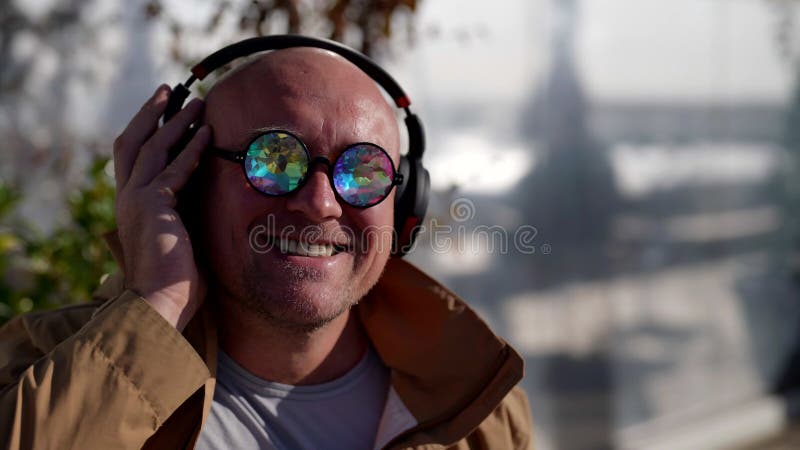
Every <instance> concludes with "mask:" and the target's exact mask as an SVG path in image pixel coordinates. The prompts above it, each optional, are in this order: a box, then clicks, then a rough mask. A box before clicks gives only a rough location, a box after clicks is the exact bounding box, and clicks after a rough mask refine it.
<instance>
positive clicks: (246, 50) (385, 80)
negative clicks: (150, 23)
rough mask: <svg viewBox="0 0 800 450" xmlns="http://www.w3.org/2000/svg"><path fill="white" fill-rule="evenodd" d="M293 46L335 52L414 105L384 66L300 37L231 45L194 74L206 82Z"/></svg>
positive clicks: (401, 104)
mask: <svg viewBox="0 0 800 450" xmlns="http://www.w3.org/2000/svg"><path fill="white" fill-rule="evenodd" d="M292 47H314V48H321V49H323V50H329V51H332V52H334V53H336V54H338V55H339V56H341V57H343V58H345V59H347V60H348V61H350V62H351V63H353V64H355V65H356V66H358V68H359V69H361V70H362V71H364V72H365V73H366V74H367V75H369V76H370V77H371V78H372V79H373V80H375V81H376V82H377V83H378V84H379V85H381V87H382V88H384V89H385V90H386V92H388V93H389V95H390V96H391V97H392V99H393V100H394V102H395V104H396V105H397V107H398V108H408V106H409V105H411V100H409V98H408V95H406V93H405V91H403V88H401V87H400V84H399V83H397V81H395V79H394V78H392V76H391V75H389V73H388V72H386V71H385V70H383V68H382V67H381V66H379V65H377V64H375V63H374V62H372V60H370V59H369V58H368V57H367V56H366V55H364V54H363V53H360V52H358V51H356V50H353V49H352V48H350V47H347V46H345V45H343V44H340V43H338V42H336V41H332V40H329V39H321V38H312V37H309V36H301V35H297V34H281V35H274V36H260V37H254V38H250V39H245V40H243V41H240V42H237V43H235V44H231V45H229V46H227V47H225V48H222V49H220V50H217V51H216V52H214V53H212V54H210V55H208V56H207V57H206V58H205V59H203V60H202V61H200V62H199V63H198V64H196V65H195V66H194V67H192V74H193V75H194V78H197V79H198V80H202V79H203V78H205V77H206V76H207V75H208V74H209V73H211V72H213V71H214V70H216V69H218V68H220V67H222V66H224V65H225V64H228V63H229V62H231V61H233V60H234V59H237V58H241V57H244V56H248V55H252V54H253V53H259V52H263V51H267V50H281V49H286V48H292ZM192 81H194V80H193V79H192V78H190V79H189V80H187V82H186V86H187V87H188V86H189V85H190V84H191V83H192Z"/></svg>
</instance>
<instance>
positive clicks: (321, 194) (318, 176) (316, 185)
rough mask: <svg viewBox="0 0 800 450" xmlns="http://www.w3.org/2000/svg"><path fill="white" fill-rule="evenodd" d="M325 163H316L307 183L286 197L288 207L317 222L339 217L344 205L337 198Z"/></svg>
mask: <svg viewBox="0 0 800 450" xmlns="http://www.w3.org/2000/svg"><path fill="white" fill-rule="evenodd" d="M326 168H327V166H326V165H324V164H315V165H314V166H313V169H311V173H310V174H309V176H308V180H306V182H305V184H304V185H303V186H302V187H301V188H300V189H298V190H297V191H296V192H293V193H292V194H290V195H289V196H288V197H287V198H286V209H288V210H289V211H292V212H299V213H301V214H303V215H304V216H306V218H308V219H309V220H311V221H313V222H315V223H321V222H324V221H326V220H330V219H337V218H339V217H341V215H342V207H341V205H339V202H338V201H337V200H336V194H335V193H334V192H333V186H331V182H330V179H329V178H328V174H327V173H326V171H325V169H326Z"/></svg>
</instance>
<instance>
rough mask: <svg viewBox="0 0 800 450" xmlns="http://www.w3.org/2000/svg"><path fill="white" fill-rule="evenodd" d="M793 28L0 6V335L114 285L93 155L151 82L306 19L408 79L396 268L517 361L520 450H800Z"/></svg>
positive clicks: (622, 2)
mask: <svg viewBox="0 0 800 450" xmlns="http://www.w3.org/2000/svg"><path fill="white" fill-rule="evenodd" d="M797 20H800V2H796V1H793V0H672V1H669V2H666V1H663V0H495V1H492V2H487V1H480V0H466V1H465V0H461V1H459V0H264V1H249V0H248V1H245V0H205V1H192V2H186V1H178V0H171V1H166V0H162V1H150V2H114V1H111V0H89V1H84V0H24V1H23V0H0V24H2V26H0V146H1V147H2V152H0V274H2V277H0V323H1V322H3V321H6V320H8V318H10V317H13V316H14V315H16V314H19V313H23V312H27V311H31V310H36V309H44V308H51V307H55V306H58V305H62V304H64V303H69V302H79V301H86V300H88V298H89V294H90V293H91V291H92V289H93V288H94V287H95V286H96V285H97V284H98V280H99V279H100V277H101V276H102V275H103V274H105V273H108V272H110V271H113V270H114V264H113V262H112V260H111V258H110V255H109V254H108V252H107V251H106V250H105V247H104V245H103V243H102V241H101V239H100V235H101V234H102V233H103V232H105V231H108V230H111V229H113V226H114V225H113V179H112V178H111V176H112V175H113V170H112V166H111V163H110V162H109V158H110V156H111V143H112V141H113V139H114V137H115V136H116V135H117V134H118V133H119V132H120V131H121V130H122V128H123V127H124V125H125V124H126V123H127V121H128V119H129V118H130V117H131V116H132V115H133V113H134V112H135V111H136V110H138V108H139V106H140V105H141V103H142V102H143V101H144V100H145V99H146V98H147V97H149V95H150V94H151V93H152V91H153V90H154V88H155V87H156V86H157V85H158V84H160V83H162V82H168V83H170V84H172V85H174V84H175V83H177V82H181V81H183V80H184V79H185V78H186V76H187V73H188V72H187V67H188V66H189V65H191V63H192V62H195V61H197V60H198V59H199V58H201V57H203V56H205V55H206V54H208V53H210V52H211V51H213V50H215V49H217V48H219V47H221V46H222V45H224V44H226V43H230V42H233V41H235V40H238V39H240V38H244V37H250V36H254V35H259V34H270V33H282V32H302V33H307V34H311V35H316V36H322V37H332V38H335V39H338V40H341V41H344V42H345V43H348V44H350V45H353V46H355V47H357V48H360V49H362V50H363V51H365V52H366V53H368V54H370V55H372V56H374V57H375V58H376V59H378V60H379V61H380V62H382V63H383V64H384V65H385V66H386V67H387V68H388V69H389V71H390V72H391V73H393V74H394V75H396V77H397V78H398V80H399V81H400V82H401V84H402V85H403V86H404V87H405V88H406V90H407V91H408V92H409V94H410V96H411V99H412V101H413V107H414V108H415V111H416V112H417V113H418V114H419V115H420V116H421V118H422V119H423V121H424V124H425V126H426V130H427V132H428V152H427V154H426V160H425V164H426V166H427V167H428V168H429V170H430V172H431V175H432V184H433V192H432V194H431V195H432V198H431V206H430V210H429V214H428V220H427V221H426V223H425V225H426V227H427V230H426V232H424V233H423V234H422V236H421V239H420V241H419V243H418V245H417V248H416V250H415V251H414V252H413V253H412V255H411V256H410V258H409V259H410V260H411V261H412V262H414V263H415V264H417V265H419V266H421V267H422V268H424V269H425V270H427V271H428V272H429V273H431V274H432V275H434V276H435V277H437V278H439V279H440V280H442V281H444V282H445V283H446V284H447V285H448V286H450V287H452V289H453V290H454V291H455V292H457V293H458V294H460V295H461V296H462V297H464V298H465V299H466V300H467V301H468V302H469V303H470V304H471V305H472V306H473V307H474V308H475V309H477V310H478V311H479V312H480V314H481V315H482V316H483V317H484V318H485V319H486V320H487V322H489V323H490V325H491V326H492V327H493V328H494V330H495V331H496V332H498V334H500V335H502V336H503V337H505V338H506V339H507V340H508V341H509V342H511V343H512V344H513V345H514V346H515V347H516V348H517V350H518V351H519V352H520V353H521V354H522V355H523V357H524V358H525V360H526V363H527V369H526V376H525V378H524V380H523V387H524V388H525V389H526V391H527V392H528V395H529V397H530V400H531V408H532V412H533V417H534V422H535V437H536V445H537V448H539V449H604V448H624V449H628V448H629V449H651V448H652V449H655V448H663V449H719V448H731V449H745V448H747V449H756V448H759V449H760V448H774V449H778V448H800V431H798V428H800V427H798V426H797V425H794V422H796V421H797V419H796V416H795V414H796V412H797V411H800V408H798V405H800V403H798V395H797V394H796V392H798V391H797V387H798V385H800V333H798V331H800V329H799V328H800V296H798V293H799V292H800V284H799V283H800V221H798V213H800V211H799V210H800V177H798V173H799V172H800V84H798V81H800V79H799V78H798V75H800V65H798V64H800V37H799V36H800V29H798V25H796V22H797ZM208 86H209V84H206V85H201V86H200V90H201V91H202V90H204V89H207V88H208ZM433 231H436V233H433Z"/></svg>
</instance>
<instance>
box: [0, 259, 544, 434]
mask: <svg viewBox="0 0 800 450" xmlns="http://www.w3.org/2000/svg"><path fill="white" fill-rule="evenodd" d="M95 298H96V301H94V302H92V303H88V304H81V305H74V306H68V307H65V308H61V309H59V310H56V311H48V312H39V313H33V314H28V315H25V316H21V317H17V318H16V319H14V320H12V321H11V322H9V323H8V324H6V325H5V326H4V327H3V328H2V329H0V448H10V449H28V448H36V449H67V448H73V449H82V450H83V449H87V450H88V449H117V448H126V449H134V448H142V447H144V448H148V449H183V448H192V447H193V445H194V442H195V440H196V439H197V436H198V434H199V432H200V429H201V427H202V426H203V422H204V420H205V418H206V417H207V415H208V412H209V410H210V408H211V402H212V399H213V396H214V384H215V372H216V358H217V335H216V327H215V322H214V320H213V317H214V314H213V311H212V309H213V306H210V305H204V306H203V307H202V308H201V309H200V311H199V312H198V314H196V315H195V317H194V318H193V319H192V320H191V322H190V323H189V324H188V325H187V327H186V329H185V330H184V332H183V334H181V333H179V332H178V331H177V330H175V328H173V327H172V326H171V325H170V324H169V323H167V321H165V320H164V319H163V318H162V317H161V316H160V315H159V314H158V313H157V312H156V311H155V310H154V309H152V308H151V307H150V306H149V305H148V304H147V303H146V302H145V301H144V299H142V298H141V297H139V296H138V295H136V294H135V293H134V292H132V291H129V290H127V291H126V290H123V288H122V280H121V277H120V276H112V277H111V278H110V279H109V280H107V281H106V282H105V283H104V284H103V285H102V286H101V287H100V288H99V289H98V291H97V292H96V293H95ZM356 309H357V311H358V314H359V317H360V319H361V320H362V322H363V324H364V327H365V329H366V332H367V334H368V335H369V337H370V339H371V341H372V344H373V345H374V347H375V349H376V351H377V353H378V354H379V355H380V357H381V358H382V359H383V361H384V363H385V364H386V365H387V366H388V367H389V368H391V389H390V392H389V395H388V397H387V402H386V406H385V409H384V413H383V416H382V418H381V421H380V426H379V429H378V436H377V438H376V442H375V448H387V449H406V448H414V449H442V448H455V449H467V448H481V449H484V448H486V449H504V450H505V449H530V448H532V445H533V444H532V436H531V433H532V431H531V416H530V411H529V406H528V401H527V399H526V397H525V394H524V392H523V391H522V390H521V389H520V388H519V387H518V386H515V385H516V384H517V383H518V382H519V380H520V379H521V378H522V371H523V362H522V359H521V358H520V356H519V355H518V354H517V353H516V352H515V351H514V350H513V349H512V348H511V347H510V346H509V345H508V344H506V343H505V342H504V341H503V340H502V339H500V338H498V337H497V336H495V335H494V334H493V333H492V332H491V331H490V330H489V328H488V327H487V326H486V324H485V323H484V322H483V321H482V320H481V319H480V318H479V317H478V316H477V315H476V314H475V313H474V312H473V311H472V310H471V309H470V308H469V307H468V306H467V305H466V304H464V302H463V301H462V300H461V299H459V298H458V297H456V296H455V295H454V294H453V293H451V292H450V291H448V290H447V289H445V288H444V287H442V286H441V285H440V284H438V283H436V282H435V281H434V280H432V279H431V278H429V277H428V276H426V275H425V274H423V273H422V272H421V271H419V270H418V269H416V268H414V267H413V266H412V265H410V264H408V263H406V262H404V261H402V260H398V259H392V260H391V261H390V262H389V264H388V266H387V268H386V271H385V273H384V276H383V277H382V278H381V280H380V281H379V283H378V285H377V286H376V287H375V288H374V289H373V290H372V291H371V293H370V294H369V295H368V297H367V298H365V299H364V300H362V301H361V302H360V303H359V305H358V306H357V307H356Z"/></svg>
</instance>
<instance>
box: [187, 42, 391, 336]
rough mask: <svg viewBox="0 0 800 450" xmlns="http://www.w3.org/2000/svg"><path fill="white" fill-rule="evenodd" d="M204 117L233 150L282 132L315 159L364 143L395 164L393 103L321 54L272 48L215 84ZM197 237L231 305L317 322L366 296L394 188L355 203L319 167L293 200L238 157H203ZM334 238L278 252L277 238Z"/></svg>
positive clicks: (386, 245)
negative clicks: (250, 177)
mask: <svg viewBox="0 0 800 450" xmlns="http://www.w3.org/2000/svg"><path fill="white" fill-rule="evenodd" d="M206 122H207V123H208V124H210V125H211V127H212V129H213V130H214V145H215V146H216V147H219V148H224V149H229V150H235V151H239V150H242V149H244V148H245V146H246V145H247V143H248V142H249V141H250V139H251V138H252V137H253V136H254V134H257V133H258V131H257V130H263V129H283V130H287V131H290V132H292V133H293V134H295V135H296V136H297V137H299V138H300V140H302V141H303V142H304V143H305V144H306V146H307V148H308V151H309V153H310V157H311V160H313V159H314V158H317V157H320V156H321V157H324V158H327V159H328V160H330V161H334V160H335V159H336V158H337V157H338V156H339V154H341V152H342V151H343V150H344V149H346V148H347V147H348V146H349V145H352V144H355V143H359V142H371V143H374V144H377V145H379V146H381V147H383V148H384V149H386V150H387V152H388V153H389V155H390V156H391V157H392V159H393V161H394V163H395V165H397V163H398V160H399V149H398V147H399V134H398V130H397V122H396V120H395V117H394V114H393V112H392V109H391V108H390V107H389V105H388V104H387V103H386V101H385V100H384V99H383V97H382V96H381V94H380V92H379V91H378V89H377V87H376V86H375V84H374V82H373V81H372V80H371V79H369V77H367V76H366V75H365V74H363V73H362V72H360V71H359V70H358V69H357V68H356V67H355V66H352V65H351V64H350V63H348V62H346V61H345V60H343V59H342V58H339V57H336V56H334V55H332V54H329V53H327V52H322V51H319V50H311V49H292V50H284V51H279V52H272V53H269V54H267V55H266V56H264V57H262V58H260V59H259V60H256V61H255V62H254V63H252V64H250V65H248V66H246V67H244V68H243V69H241V70H239V71H237V72H236V73H234V74H233V75H231V76H230V77H228V78H226V79H225V80H223V81H221V82H220V83H218V85H217V86H215V87H214V89H213V90H212V92H211V93H210V94H209V96H208V100H207V103H206ZM204 164H208V166H207V167H205V168H204V170H203V174H204V178H203V182H204V183H205V184H204V186H203V192H204V196H205V199H206V203H205V205H204V218H203V226H202V228H203V241H204V242H203V243H202V244H201V245H204V246H205V253H206V254H207V257H208V260H209V261H208V262H209V266H210V267H209V269H210V271H211V272H212V273H211V274H210V276H211V277H212V278H213V279H214V280H215V281H216V282H217V283H218V285H219V287H220V288H221V289H222V292H223V293H224V295H225V297H227V298H228V299H229V301H236V302H238V304H239V305H241V306H244V307H245V308H246V310H247V311H249V312H253V313H255V314H258V315H259V316H261V317H263V318H266V319H268V320H271V321H272V322H274V323H277V324H280V325H284V326H290V327H299V328H315V327H318V326H320V325H322V324H324V323H326V322H328V321H330V320H332V319H334V318H336V317H337V316H339V315H340V314H341V313H342V312H344V311H345V310H346V309H347V308H349V307H350V306H351V305H353V304H354V303H356V302H358V300H360V299H361V297H363V296H364V295H365V294H366V292H367V291H368V290H369V289H370V288H371V287H372V286H373V285H374V284H375V282H376V281H377V280H378V277H379V276H380V274H381V272H382V270H383V268H384V266H385V264H386V261H387V259H388V257H389V253H390V251H391V229H392V224H393V204H394V191H392V194H391V195H390V196H389V197H388V198H387V199H386V200H385V201H383V202H381V203H380V204H378V205H376V206H373V207H371V208H367V209H358V208H354V207H352V206H349V205H347V204H346V203H344V202H341V203H340V202H339V201H338V199H337V198H336V196H335V194H334V191H333V187H332V186H331V184H330V181H329V178H328V175H327V173H326V171H327V170H328V169H327V167H326V166H325V165H322V164H320V165H315V166H312V167H311V168H310V169H309V173H308V177H309V178H308V181H307V182H306V183H305V185H303V187H302V188H301V189H299V190H297V191H295V192H292V193H291V194H289V195H288V196H283V197H267V196H264V195H262V194H261V193H259V192H257V191H256V190H255V189H253V188H252V187H251V186H250V185H249V184H248V182H247V180H246V178H245V176H244V173H243V171H242V168H241V166H240V165H239V164H236V163H232V162H229V161H225V160H222V159H220V158H213V157H206V159H205V162H204ZM281 236H282V237H283V238H285V239H286V240H288V241H300V242H301V243H303V244H321V245H330V244H336V246H337V248H338V249H339V250H340V251H336V252H334V254H333V255H332V256H303V255H300V254H293V253H292V252H288V253H284V252H283V251H281V248H280V247H281V246H280V245H279V237H281Z"/></svg>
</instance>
